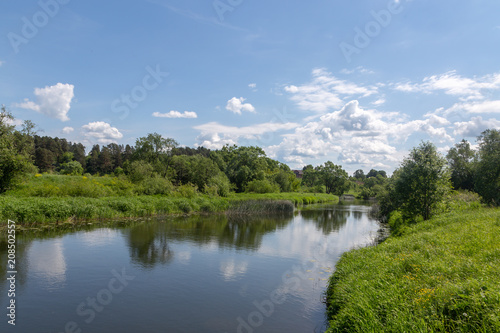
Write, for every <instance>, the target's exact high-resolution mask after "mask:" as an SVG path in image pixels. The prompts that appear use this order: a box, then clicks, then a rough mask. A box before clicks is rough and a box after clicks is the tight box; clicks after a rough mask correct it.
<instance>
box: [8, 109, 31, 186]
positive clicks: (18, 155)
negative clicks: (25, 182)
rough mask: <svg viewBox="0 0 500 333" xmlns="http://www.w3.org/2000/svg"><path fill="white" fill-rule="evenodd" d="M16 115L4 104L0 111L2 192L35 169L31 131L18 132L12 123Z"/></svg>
mask: <svg viewBox="0 0 500 333" xmlns="http://www.w3.org/2000/svg"><path fill="white" fill-rule="evenodd" d="M13 120H14V117H12V115H11V114H10V113H9V112H8V111H7V109H6V108H5V106H2V108H1V112H0V193H2V192H5V191H6V190H8V189H9V188H10V187H11V186H12V185H13V183H14V181H15V180H16V178H17V177H19V176H21V175H22V174H24V173H27V172H32V171H34V168H35V167H34V165H33V163H32V159H31V156H32V155H30V152H31V151H32V148H33V146H32V144H33V140H32V137H31V136H30V133H29V131H28V132H26V127H25V131H24V133H23V132H18V131H16V130H15V129H14V126H13V125H11V123H12V121H13Z"/></svg>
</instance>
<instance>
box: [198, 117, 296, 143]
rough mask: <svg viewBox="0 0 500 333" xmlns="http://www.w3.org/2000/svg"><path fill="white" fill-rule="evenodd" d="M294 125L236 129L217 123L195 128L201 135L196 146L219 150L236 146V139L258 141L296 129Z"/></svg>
mask: <svg viewBox="0 0 500 333" xmlns="http://www.w3.org/2000/svg"><path fill="white" fill-rule="evenodd" d="M298 126H299V124H296V123H284V124H282V123H272V122H269V123H263V124H257V125H251V126H244V127H236V126H226V125H222V124H219V123H217V122H210V123H207V124H203V125H199V126H195V127H194V129H196V130H199V131H200V132H201V134H200V135H199V136H198V137H197V138H196V139H197V141H198V144H197V146H203V147H206V148H210V149H220V148H222V147H223V146H224V145H226V144H229V145H233V144H238V139H241V138H243V139H248V140H259V139H260V137H261V136H262V135H263V134H265V133H272V132H277V131H282V130H290V129H294V128H296V127H298Z"/></svg>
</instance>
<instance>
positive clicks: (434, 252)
mask: <svg viewBox="0 0 500 333" xmlns="http://www.w3.org/2000/svg"><path fill="white" fill-rule="evenodd" d="M327 297H328V316H329V319H330V320H331V321H330V325H331V326H330V329H329V330H328V332H363V333H365V332H485V333H486V332H500V209H498V208H496V209H493V208H478V207H473V208H472V209H468V210H467V209H464V210H455V211H454V212H451V213H446V214H442V215H439V216H436V217H434V218H432V219H431V220H429V221H425V222H421V223H418V224H414V225H410V226H409V227H407V228H405V230H404V233H403V235H402V236H399V237H395V236H391V237H389V239H387V240H386V241H385V242H383V243H382V244H380V245H378V246H375V247H368V248H363V249H356V250H353V251H350V252H347V253H345V254H344V255H343V256H342V258H341V259H340V261H339V262H338V263H337V267H336V271H335V273H334V274H333V275H332V277H331V279H330V286H329V288H328V292H327Z"/></svg>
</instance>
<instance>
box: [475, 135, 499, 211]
mask: <svg viewBox="0 0 500 333" xmlns="http://www.w3.org/2000/svg"><path fill="white" fill-rule="evenodd" d="M478 142H479V152H478V161H477V166H476V168H475V174H474V180H475V186H474V189H475V190H476V192H477V193H479V195H481V196H482V197H483V199H484V201H486V202H487V203H491V204H493V205H497V206H498V205H499V204H500V131H499V130H494V129H488V130H486V131H484V132H483V133H481V135H480V136H479V137H478Z"/></svg>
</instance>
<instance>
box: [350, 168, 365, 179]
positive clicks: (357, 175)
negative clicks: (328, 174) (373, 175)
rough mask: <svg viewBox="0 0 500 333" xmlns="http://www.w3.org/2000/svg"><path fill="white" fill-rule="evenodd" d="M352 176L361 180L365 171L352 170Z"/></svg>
mask: <svg viewBox="0 0 500 333" xmlns="http://www.w3.org/2000/svg"><path fill="white" fill-rule="evenodd" d="M353 177H354V178H356V179H360V180H363V179H365V178H366V176H365V173H364V172H363V170H361V169H358V170H356V171H354V173H353Z"/></svg>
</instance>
